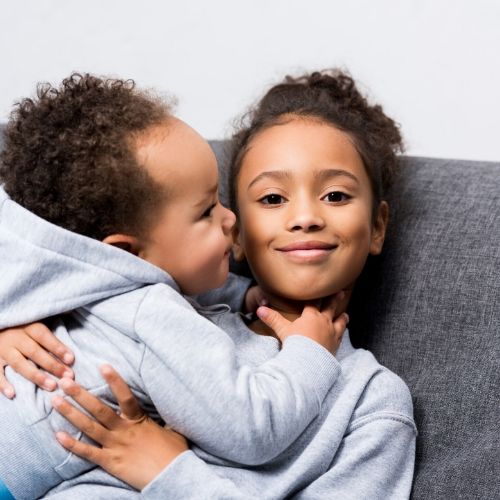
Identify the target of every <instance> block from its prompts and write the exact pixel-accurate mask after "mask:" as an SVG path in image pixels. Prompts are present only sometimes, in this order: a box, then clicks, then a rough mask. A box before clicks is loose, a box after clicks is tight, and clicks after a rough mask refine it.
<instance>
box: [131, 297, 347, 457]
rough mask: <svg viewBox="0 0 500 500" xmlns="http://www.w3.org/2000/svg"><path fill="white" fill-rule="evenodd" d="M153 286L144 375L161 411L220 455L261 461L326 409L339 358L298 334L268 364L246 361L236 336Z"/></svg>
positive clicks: (139, 321)
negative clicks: (240, 354) (240, 355)
mask: <svg viewBox="0 0 500 500" xmlns="http://www.w3.org/2000/svg"><path fill="white" fill-rule="evenodd" d="M153 288H155V289H156V291H154V295H151V294H152V292H153V290H151V291H150V292H149V295H150V297H149V299H148V298H146V299H145V300H144V301H143V304H142V305H141V307H140V310H139V312H138V315H137V318H136V325H135V328H136V333H137V335H138V336H139V338H140V339H141V340H142V341H143V342H144V344H145V345H146V349H145V351H144V356H143V360H142V363H141V367H140V372H141V377H142V379H143V381H144V384H145V388H146V390H147V392H148V394H149V395H150V397H151V400H152V402H153V404H154V405H155V406H156V408H157V410H158V412H159V414H160V415H161V417H162V418H163V419H164V420H165V422H166V423H167V425H169V426H171V427H173V428H174V429H175V430H176V431H178V432H180V433H181V434H183V435H184V436H186V437H187V438H188V439H189V440H191V441H193V442H194V443H196V444H197V445H198V446H199V447H200V448H202V449H203V450H205V451H206V452H208V453H211V454H213V455H216V456H218V457H221V458H224V459H227V460H230V461H234V462H237V463H240V464H245V465H258V464H262V463H265V462H267V461H269V460H271V459H272V458H274V457H275V456H277V455H278V454H279V453H280V452H282V451H283V450H284V449H285V448H287V447H288V446H289V445H290V443H292V442H293V441H294V440H295V439H296V438H297V437H298V436H299V435H300V434H301V433H302V431H303V430H304V429H305V427H306V426H307V425H308V424H309V422H310V421H311V420H312V419H313V418H314V417H316V416H317V414H318V413H319V410H320V408H321V404H322V402H323V399H324V397H325V396H326V394H327V392H328V391H329V389H330V387H331V386H332V385H333V384H334V382H335V381H336V379H337V377H338V375H339V373H340V365H339V363H338V361H337V360H336V359H335V357H334V356H333V355H332V354H331V353H329V352H328V351H327V350H326V349H324V348H323V347H322V346H320V345H319V344H317V343H316V342H313V341H312V340H310V339H308V338H306V337H303V336H300V335H294V336H291V337H289V338H288V339H287V340H286V342H285V343H284V345H283V348H282V350H281V351H280V352H279V353H278V354H277V355H276V356H275V357H273V358H271V359H269V360H268V361H266V362H264V363H263V364H261V365H259V366H257V367H251V366H247V365H241V364H240V363H239V361H238V358H237V355H236V350H235V344H234V342H233V341H232V339H231V338H230V337H229V335H227V334H226V333H225V332H223V331H222V330H220V329H219V328H218V327H216V326H215V325H214V324H213V323H211V322H210V321H208V320H207V319H206V318H203V317H202V316H201V315H199V314H197V313H196V312H195V311H194V309H192V308H191V307H190V306H189V305H188V304H187V302H186V301H184V299H182V297H180V296H179V299H180V300H179V299H177V301H176V300H175V297H173V296H172V294H169V293H168V292H166V291H165V290H166V287H163V288H162V287H153ZM172 293H173V292H172Z"/></svg>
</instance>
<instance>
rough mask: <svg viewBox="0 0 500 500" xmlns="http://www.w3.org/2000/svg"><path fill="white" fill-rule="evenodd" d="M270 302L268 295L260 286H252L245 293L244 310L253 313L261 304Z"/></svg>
mask: <svg viewBox="0 0 500 500" xmlns="http://www.w3.org/2000/svg"><path fill="white" fill-rule="evenodd" d="M267 304H268V300H267V297H266V296H265V295H264V292H263V291H262V288H261V287H260V286H251V287H250V288H249V289H248V290H247V293H246V295H245V304H244V312H247V313H253V312H255V311H256V310H257V308H258V307H259V306H265V305H267Z"/></svg>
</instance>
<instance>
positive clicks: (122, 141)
mask: <svg viewBox="0 0 500 500" xmlns="http://www.w3.org/2000/svg"><path fill="white" fill-rule="evenodd" d="M169 116H170V108H169V106H168V104H167V103H166V102H163V101H162V100H160V99H159V98H157V97H153V96H151V95H149V94H148V93H146V92H144V91H139V90H137V88H136V86H135V83H134V82H133V81H132V80H119V79H109V78H107V79H103V78H98V77H96V76H93V75H90V74H79V73H73V74H71V75H70V76H69V77H68V78H66V79H65V80H63V82H62V84H61V85H60V86H59V88H56V87H54V86H52V85H50V84H48V83H45V84H38V86H37V94H36V98H34V99H30V98H27V99H23V100H22V101H21V102H19V103H17V104H16V105H15V108H14V110H13V111H12V113H11V116H10V120H9V123H8V124H7V127H6V129H5V148H4V150H3V151H2V153H1V155H0V182H1V183H3V184H4V189H5V191H6V192H7V193H8V194H9V196H10V197H11V198H12V199H13V200H14V201H16V202H18V203H19V204H21V205H22V206H24V207H25V208H27V209H28V210H30V211H31V212H33V213H35V214H36V215H38V216H39V217H42V218H44V219H46V220H48V221H49V222H52V223H54V224H57V225H58V226H61V227H63V228H65V229H68V230H70V231H74V232H76V233H79V234H83V235H85V236H89V237H91V238H95V239H98V240H102V239H104V238H105V237H106V236H108V235H110V234H113V233H118V232H126V233H131V234H134V235H141V234H143V232H144V231H145V230H146V227H147V226H148V223H147V221H148V215H150V213H151V211H152V210H154V209H155V208H156V207H157V206H158V205H159V204H160V202H161V201H162V199H163V198H164V195H165V193H164V190H163V189H162V187H161V186H160V185H158V184H157V183H156V182H155V181H154V180H153V179H152V178H151V176H150V175H149V174H148V172H147V171H146V169H145V168H142V167H141V166H140V165H139V164H138V161H137V159H136V154H135V147H134V139H135V138H136V137H137V136H138V135H140V134H141V133H143V132H145V131H146V130H147V129H149V128H150V127H152V126H154V125H157V124H160V123H162V122H164V121H165V120H166V119H167V118H168V117H169Z"/></svg>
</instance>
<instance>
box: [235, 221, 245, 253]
mask: <svg viewBox="0 0 500 500" xmlns="http://www.w3.org/2000/svg"><path fill="white" fill-rule="evenodd" d="M233 258H234V260H235V261H236V262H242V261H244V260H245V252H244V251H243V248H242V247H241V240H240V230H239V228H238V224H235V225H234V226H233Z"/></svg>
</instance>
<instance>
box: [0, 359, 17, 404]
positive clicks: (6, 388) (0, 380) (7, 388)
mask: <svg viewBox="0 0 500 500" xmlns="http://www.w3.org/2000/svg"><path fill="white" fill-rule="evenodd" d="M6 366H7V363H6V362H5V361H4V360H3V359H1V358H0V391H2V394H3V395H4V396H5V397H7V398H9V399H12V398H13V397H14V396H15V395H16V391H15V390H14V386H13V385H12V384H10V383H9V381H8V380H7V378H6V377H5V367H6Z"/></svg>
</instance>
